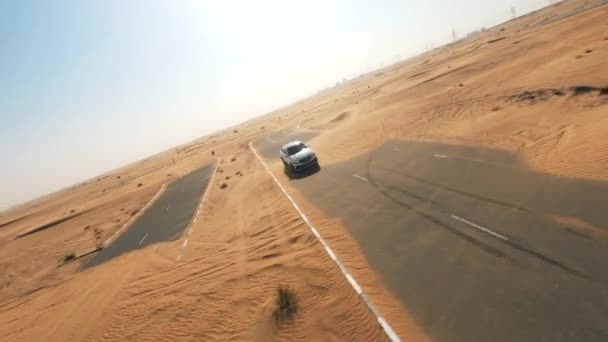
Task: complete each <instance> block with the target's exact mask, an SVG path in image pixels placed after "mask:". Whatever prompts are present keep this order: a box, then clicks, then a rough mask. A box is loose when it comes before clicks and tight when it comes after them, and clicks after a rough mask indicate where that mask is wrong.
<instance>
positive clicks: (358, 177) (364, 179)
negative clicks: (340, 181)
mask: <svg viewBox="0 0 608 342" xmlns="http://www.w3.org/2000/svg"><path fill="white" fill-rule="evenodd" d="M353 177H355V178H357V179H360V180H362V181H364V182H369V181H368V180H367V178H365V177H361V176H359V175H353Z"/></svg>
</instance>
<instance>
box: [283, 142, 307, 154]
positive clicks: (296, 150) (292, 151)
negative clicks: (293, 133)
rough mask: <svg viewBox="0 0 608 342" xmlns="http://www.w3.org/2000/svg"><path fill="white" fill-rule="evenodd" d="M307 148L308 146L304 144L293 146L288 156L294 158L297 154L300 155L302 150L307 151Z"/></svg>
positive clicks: (290, 147)
mask: <svg viewBox="0 0 608 342" xmlns="http://www.w3.org/2000/svg"><path fill="white" fill-rule="evenodd" d="M305 148H306V145H304V144H302V143H299V144H297V145H293V146H289V147H288V148H287V155H290V156H292V155H294V154H296V153H298V152H300V151H302V150H303V149H305Z"/></svg>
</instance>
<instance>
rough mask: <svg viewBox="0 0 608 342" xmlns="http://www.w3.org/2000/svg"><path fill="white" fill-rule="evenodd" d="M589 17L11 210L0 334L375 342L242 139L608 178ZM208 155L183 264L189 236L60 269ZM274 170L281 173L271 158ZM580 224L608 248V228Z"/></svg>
mask: <svg viewBox="0 0 608 342" xmlns="http://www.w3.org/2000/svg"><path fill="white" fill-rule="evenodd" d="M597 4H598V2H597V1H582V0H580V1H579V0H575V1H565V2H562V3H560V4H559V5H555V6H551V7H549V8H547V9H545V10H543V11H540V12H536V13H533V14H531V15H528V16H526V17H523V18H519V19H517V20H514V21H510V22H508V23H505V24H502V25H498V26H497V27H494V28H491V29H489V30H487V31H485V32H481V33H478V34H476V35H475V36H473V37H470V38H467V39H464V40H462V41H460V42H457V43H455V44H452V45H449V46H445V47H441V48H438V49H436V50H433V51H430V52H427V53H425V54H423V55H421V56H418V57H415V58H412V59H410V60H408V61H405V62H402V63H399V64H397V65H393V66H390V67H387V68H384V69H382V70H378V71H375V72H373V73H371V74H367V75H362V76H361V77H359V78H356V79H354V80H351V81H349V82H346V83H344V84H342V85H340V86H338V87H335V88H332V89H327V90H325V91H323V92H321V93H320V94H318V95H317V96H315V97H312V98H309V99H305V100H302V101H300V102H298V103H296V104H294V105H293V106H290V107H287V108H282V109H281V110H278V111H276V112H274V113H270V114H268V115H266V116H263V117H260V118H257V119H254V120H251V121H249V122H247V123H244V124H242V125H240V126H238V127H236V128H230V129H227V130H225V131H223V132H218V133H217V134H214V135H212V136H207V137H203V138H201V139H199V140H197V141H194V142H192V143H190V144H186V145H184V146H180V147H178V148H176V149H172V150H170V151H165V152H163V153H161V154H159V155H156V156H152V157H150V158H147V159H146V160H143V161H140V162H137V163H134V164H131V165H128V166H126V167H124V168H121V169H119V170H115V171H113V172H111V173H108V174H105V175H101V176H99V177H97V178H95V179H92V180H89V181H87V182H85V183H82V184H78V185H76V186H74V187H71V188H69V189H66V190H64V191H61V192H58V193H55V194H52V195H49V196H46V197H44V198H42V199H39V200H36V201H34V202H31V203H29V204H26V205H24V206H21V207H19V208H17V209H15V210H12V211H10V212H8V213H5V214H3V215H2V216H1V218H0V270H1V272H0V277H1V278H0V282H1V283H0V308H1V309H0V327H1V328H0V336H3V340H6V341H38V340H42V339H44V340H48V341H122V340H138V341H174V340H183V341H190V340H191V341H201V340H204V341H213V340H232V341H251V340H253V341H268V340H277V341H279V340H314V341H317V340H319V341H322V340H327V341H376V340H383V339H385V336H384V335H383V333H382V331H381V330H380V329H379V326H378V324H377V323H376V321H375V319H374V317H373V316H372V315H370V313H369V312H368V310H367V308H366V307H365V306H364V305H363V304H362V302H361V301H360V300H359V299H358V297H357V295H356V293H355V292H354V291H353V290H352V289H351V288H350V287H349V285H348V283H347V282H346V280H345V279H344V278H343V277H342V276H341V274H340V273H339V272H338V270H337V269H336V267H335V265H334V264H333V263H332V261H331V259H330V258H329V257H328V256H327V255H326V254H325V252H324V251H323V249H322V247H321V246H320V245H319V243H318V242H317V240H316V239H315V238H314V236H313V235H312V234H311V232H310V231H309V229H308V227H307V226H306V225H305V224H304V222H303V221H302V220H301V218H300V217H299V216H298V215H297V212H296V211H295V210H294V209H293V208H292V207H291V206H290V204H289V203H288V202H287V201H286V200H285V198H284V196H283V195H282V194H281V192H280V191H279V189H278V188H277V187H276V185H275V184H274V183H273V182H272V179H271V178H270V176H269V175H268V174H267V173H266V171H265V170H264V169H263V167H262V166H261V165H260V164H259V163H258V162H257V161H256V159H255V157H254V156H253V154H252V153H251V151H250V150H249V149H248V143H249V142H250V141H251V140H252V139H255V138H258V137H265V136H267V135H268V134H270V133H272V132H274V131H277V130H282V129H295V130H309V131H314V132H317V133H319V134H318V135H317V136H316V137H315V138H314V139H312V141H310V143H311V144H312V145H313V146H314V147H315V150H316V151H317V152H318V154H319V155H321V156H322V161H323V165H332V164H338V163H340V162H341V161H344V160H348V159H351V158H353V157H356V156H358V155H362V154H364V153H367V152H368V151H369V150H371V149H374V148H376V147H378V146H380V145H382V144H383V143H385V142H386V141H388V140H390V139H401V140H410V141H432V142H442V143H448V144H459V145H471V146H480V147H491V148H495V149H502V150H507V151H511V152H513V153H516V154H517V155H519V156H521V157H522V158H523V160H524V161H525V162H526V163H527V164H528V166H529V167H531V168H533V169H536V170H540V171H542V172H544V173H550V174H556V175H563V176H568V177H575V178H583V179H593V180H599V181H606V180H608V121H607V120H608V117H607V116H606V115H605V114H606V113H607V110H608V94H607V91H606V87H607V86H608V81H607V80H606V74H605V69H606V60H608V31H607V30H608V26H607V23H606V20H605V18H606V17H608V6H606V5H604V6H599V7H594V6H597ZM212 152H213V155H214V156H215V157H217V158H219V159H220V160H221V164H220V167H219V170H218V174H217V175H216V178H215V179H214V182H213V183H212V184H210V190H209V193H208V197H207V199H206V202H205V206H204V208H203V212H202V215H201V216H200V217H199V218H198V220H197V222H196V223H194V224H193V225H192V233H191V236H190V237H189V244H188V245H187V247H186V248H185V249H184V252H183V253H184V255H183V258H182V259H181V261H177V258H178V255H179V254H180V248H181V247H180V246H181V245H182V243H183V241H184V239H186V238H187V236H186V235H184V236H183V237H181V238H180V239H179V240H178V241H174V242H167V243H162V244H156V245H153V246H150V247H148V248H146V249H143V250H139V251H136V252H132V253H128V254H126V255H124V256H122V257H120V258H117V259H115V260H112V261H111V262H108V263H106V264H104V265H102V266H99V267H96V268H93V269H90V270H87V271H85V272H78V271H77V269H78V267H79V265H80V263H81V262H84V261H86V260H79V261H78V262H74V263H72V264H68V265H66V266H64V267H57V266H58V265H59V264H60V263H61V261H62V259H63V258H64V257H65V256H66V254H68V253H75V254H76V255H80V254H83V253H86V252H87V251H90V250H91V249H94V248H95V247H96V246H97V245H98V244H99V243H100V242H103V241H105V240H106V239H107V238H109V237H110V236H112V235H113V234H114V233H115V232H116V231H118V230H119V229H120V227H121V226H122V225H123V224H124V222H126V221H127V220H128V219H129V218H130V217H131V216H133V215H135V214H136V213H137V212H138V211H139V210H140V209H141V208H142V207H143V206H144V205H145V204H146V203H147V202H148V201H149V200H150V199H151V198H152V197H153V196H154V194H155V193H156V192H157V191H158V189H159V188H160V187H161V186H162V184H166V183H168V182H171V181H173V180H175V179H177V178H178V177H180V176H181V175H184V174H186V173H187V172H188V171H191V170H194V169H196V168H197V167H200V166H202V165H205V164H206V163H209V162H211V161H212V160H213V157H214V156H213V155H212ZM233 159H235V160H234V161H233ZM271 169H272V170H273V172H275V174H277V175H279V174H281V166H280V164H279V163H278V162H277V163H275V164H272V165H271ZM139 184H141V185H139ZM222 184H226V187H224V188H222V187H221V185H222ZM294 197H295V198H296V200H297V201H298V203H300V204H301V206H302V208H303V209H304V210H305V211H306V212H307V214H308V215H309V216H310V219H311V220H312V221H313V222H315V225H316V226H317V227H318V229H319V231H320V232H321V234H322V235H323V236H324V237H325V239H326V240H327V241H328V242H329V243H330V245H331V246H332V248H333V249H334V250H335V252H336V254H337V255H338V256H339V257H340V259H341V260H342V261H343V262H344V264H345V266H346V267H347V268H348V269H349V271H350V272H351V273H352V274H353V276H355V278H356V279H357V281H358V282H359V283H360V284H361V286H362V287H363V288H364V290H365V291H366V293H368V295H369V296H370V298H371V299H372V300H373V301H374V303H375V304H376V305H377V307H378V308H379V310H380V311H381V312H382V313H383V315H384V317H385V318H386V319H387V320H388V321H389V322H390V323H391V325H392V326H393V328H394V329H395V330H396V331H397V332H398V333H399V335H400V336H402V337H403V338H404V339H412V340H424V339H427V337H426V336H425V332H424V331H422V329H421V328H420V327H419V325H418V323H417V322H416V320H415V318H414V317H412V315H411V314H410V313H409V311H408V308H407V307H403V306H402V305H401V304H399V303H398V302H397V301H396V300H395V299H394V298H393V296H392V295H391V294H390V293H389V292H388V291H387V290H386V289H385V288H384V286H383V284H382V281H381V280H380V279H378V278H377V277H376V275H375V274H374V272H373V271H372V270H371V269H370V268H369V266H368V264H367V262H366V260H365V258H364V257H363V255H362V253H361V252H360V250H359V247H358V245H357V243H356V242H355V241H354V240H353V239H352V238H351V237H350V236H349V234H348V231H347V230H346V229H345V227H344V225H343V223H342V222H339V221H338V220H334V219H329V218H327V217H325V216H324V214H323V212H322V210H320V209H319V208H316V207H315V206H314V205H313V204H311V203H308V202H307V201H306V199H305V197H304V196H301V195H299V194H298V193H297V192H294ZM555 219H556V220H562V221H564V220H566V221H572V220H573V219H572V218H563V217H561V218H555ZM52 223H55V224H52ZM49 224H51V225H50V226H49V227H45V229H41V230H39V231H37V232H35V233H34V234H31V235H27V236H24V237H23V238H21V239H17V240H15V239H14V238H15V237H16V236H17V235H19V234H23V233H25V232H31V231H32V230H36V229H37V228H40V227H44V226H45V225H49ZM573 226H575V227H578V228H577V229H579V230H580V231H583V232H587V233H589V232H590V234H594V236H599V237H600V238H603V237H604V236H605V234H604V233H603V232H604V228H605V227H594V226H589V224H586V223H585V222H582V223H580V222H579V223H578V224H575V225H573ZM85 259H86V258H85ZM279 285H288V286H289V287H291V288H292V289H293V291H294V292H295V294H296V298H297V301H298V308H299V309H298V311H297V314H296V316H295V317H294V318H293V319H291V320H286V321H282V322H277V321H276V320H275V319H274V318H273V310H274V308H275V300H276V291H277V287H278V286H279Z"/></svg>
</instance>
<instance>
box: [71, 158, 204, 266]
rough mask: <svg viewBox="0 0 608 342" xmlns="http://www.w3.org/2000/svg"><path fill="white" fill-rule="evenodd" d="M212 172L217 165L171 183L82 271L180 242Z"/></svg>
mask: <svg viewBox="0 0 608 342" xmlns="http://www.w3.org/2000/svg"><path fill="white" fill-rule="evenodd" d="M213 170H214V165H207V166H205V167H203V168H200V169H198V170H195V171H193V172H191V173H189V174H187V175H185V176H184V177H182V178H180V179H178V180H176V181H174V182H173V183H171V184H169V185H168V186H167V189H166V190H165V192H164V193H163V194H161V196H160V197H159V198H158V199H157V200H156V201H155V202H154V203H153V204H152V205H151V206H150V207H149V208H148V210H146V212H145V213H143V214H142V215H141V216H140V217H139V218H138V219H137V220H136V221H135V222H133V224H132V225H131V226H130V227H129V228H128V229H127V230H126V231H125V232H123V233H122V234H121V235H120V236H119V237H118V238H117V239H116V240H115V241H114V242H113V243H112V244H110V245H109V246H108V247H106V248H104V249H102V250H101V251H100V252H99V253H97V254H96V255H95V256H94V257H93V258H92V259H91V260H89V262H87V263H86V264H84V265H83V266H82V269H86V268H90V267H95V266H97V265H100V264H102V263H104V262H106V261H109V260H111V259H113V258H115V257H117V256H120V255H122V254H125V253H128V252H131V251H134V250H136V249H140V248H144V247H146V246H149V245H152V244H155V243H158V242H164V241H171V240H175V239H177V238H178V237H179V236H180V235H181V234H182V232H183V231H184V229H185V228H186V227H187V226H188V224H189V223H190V221H191V219H192V216H193V215H194V214H195V211H196V210H197V206H198V203H199V201H200V199H201V196H202V195H203V193H204V191H205V189H206V188H207V184H208V183H209V180H210V178H211V175H212V174H213Z"/></svg>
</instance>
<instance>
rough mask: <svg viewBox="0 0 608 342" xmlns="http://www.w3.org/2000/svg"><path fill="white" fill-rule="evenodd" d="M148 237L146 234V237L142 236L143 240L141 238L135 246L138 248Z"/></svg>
mask: <svg viewBox="0 0 608 342" xmlns="http://www.w3.org/2000/svg"><path fill="white" fill-rule="evenodd" d="M147 237H148V233H146V235H144V237H143V238H141V240H139V243H138V244H137V245H138V246H141V243H142V242H144V240H145V239H146V238H147Z"/></svg>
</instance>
